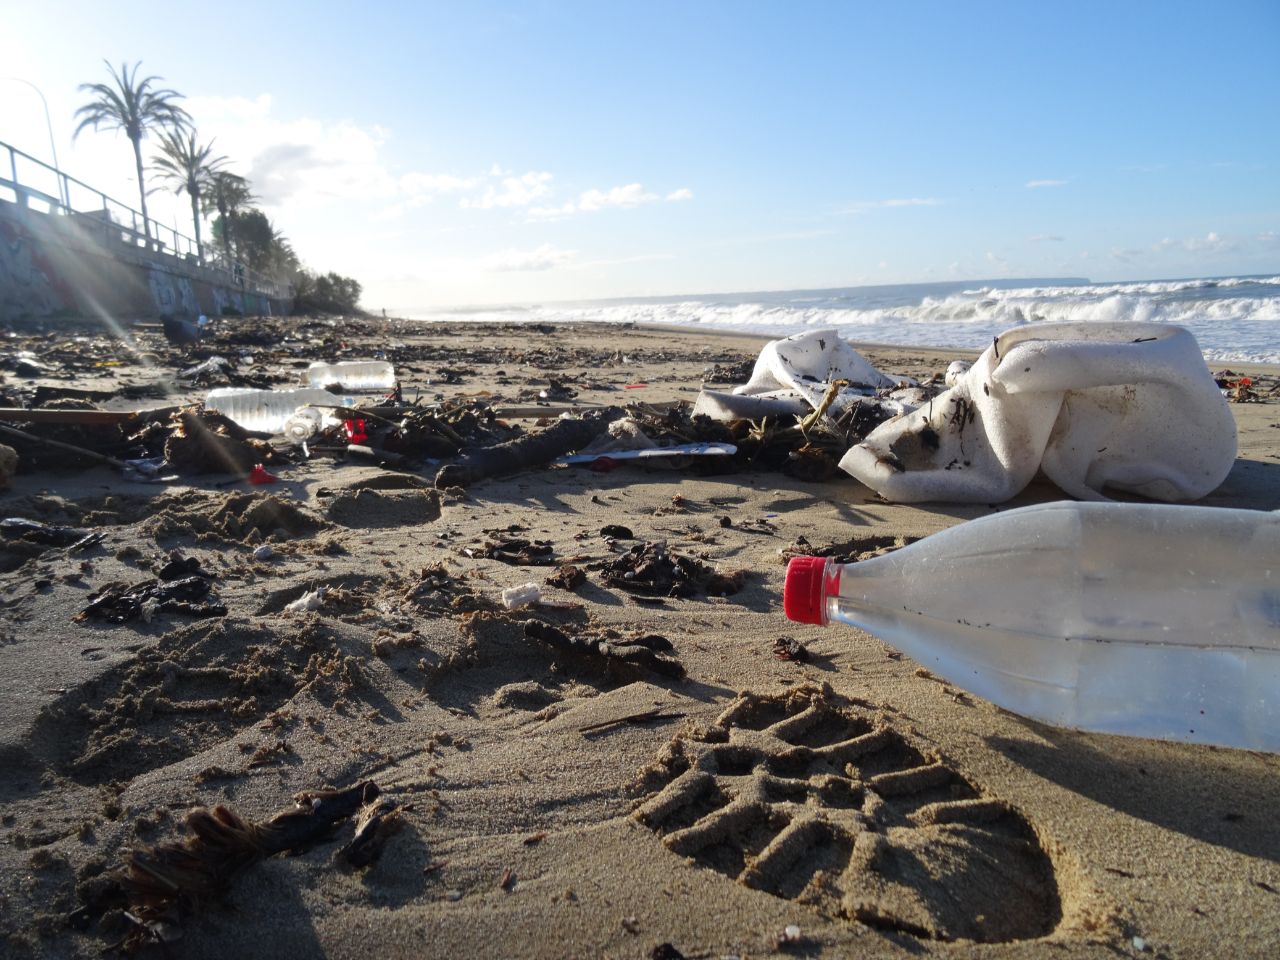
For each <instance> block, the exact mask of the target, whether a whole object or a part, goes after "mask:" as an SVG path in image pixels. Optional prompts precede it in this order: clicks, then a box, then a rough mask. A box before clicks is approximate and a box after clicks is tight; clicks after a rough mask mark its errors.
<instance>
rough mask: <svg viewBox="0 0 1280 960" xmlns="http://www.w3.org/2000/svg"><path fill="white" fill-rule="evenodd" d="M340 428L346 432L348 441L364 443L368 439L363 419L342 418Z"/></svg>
mask: <svg viewBox="0 0 1280 960" xmlns="http://www.w3.org/2000/svg"><path fill="white" fill-rule="evenodd" d="M342 429H343V430H345V431H346V433H347V442H348V443H357V444H359V443H365V442H367V441H368V439H369V434H368V432H367V431H366V430H365V425H364V420H343V421H342Z"/></svg>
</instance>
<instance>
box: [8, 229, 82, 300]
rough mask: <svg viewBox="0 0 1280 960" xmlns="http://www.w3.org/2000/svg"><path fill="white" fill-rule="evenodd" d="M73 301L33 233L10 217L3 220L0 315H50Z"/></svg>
mask: <svg viewBox="0 0 1280 960" xmlns="http://www.w3.org/2000/svg"><path fill="white" fill-rule="evenodd" d="M73 302H74V301H73V299H72V297H71V295H70V291H68V290H67V287H66V284H65V283H64V282H63V281H62V279H61V278H60V277H59V276H58V273H57V271H56V270H54V269H53V267H52V265H51V264H49V263H48V262H47V261H46V260H45V258H44V257H42V256H40V254H39V252H38V251H37V250H36V245H35V243H34V242H33V241H32V238H31V235H30V234H29V233H27V231H26V230H24V229H22V227H21V226H19V225H18V224H16V223H14V222H13V221H11V220H0V319H6V320H9V319H17V318H19V317H47V316H49V315H50V314H52V313H57V312H58V311H59V310H65V309H67V308H68V307H70V306H71V304H72V303H73Z"/></svg>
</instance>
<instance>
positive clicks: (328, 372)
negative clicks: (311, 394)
mask: <svg viewBox="0 0 1280 960" xmlns="http://www.w3.org/2000/svg"><path fill="white" fill-rule="evenodd" d="M303 380H304V381H305V382H306V384H307V385H308V386H311V387H333V386H336V387H340V388H341V389H343V390H390V389H391V388H393V387H394V386H395V385H396V371H395V368H394V367H393V366H392V365H391V364H390V363H388V362H387V361H385V360H343V361H341V362H340V363H322V362H316V363H313V364H311V366H309V367H307V370H306V373H304V374H303Z"/></svg>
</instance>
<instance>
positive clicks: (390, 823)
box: [93, 781, 403, 951]
mask: <svg viewBox="0 0 1280 960" xmlns="http://www.w3.org/2000/svg"><path fill="white" fill-rule="evenodd" d="M402 809H403V807H401V806H400V805H398V804H396V803H394V802H389V801H385V800H384V798H383V797H382V792H381V791H380V790H379V789H378V786H377V785H376V784H375V783H373V782H372V781H364V782H362V783H358V784H356V785H355V786H351V787H347V788H345V789H342V790H317V791H310V792H306V793H301V794H299V795H298V796H297V798H296V799H295V801H294V805H293V806H292V807H291V808H289V809H288V810H284V811H281V812H280V813H277V814H276V815H275V816H272V817H269V818H268V819H266V820H263V821H260V822H257V823H254V822H252V821H249V820H245V819H244V818H242V817H241V816H240V815H239V814H237V813H236V812H235V811H234V810H232V809H231V808H230V807H226V806H223V805H221V804H219V805H217V806H215V807H214V808H213V809H211V810H210V809H206V808H203V807H198V808H196V809H194V810H192V811H191V812H189V813H188V814H187V816H186V827H187V830H188V831H190V832H189V835H188V836H187V837H185V838H184V839H183V840H181V841H175V842H170V843H164V844H159V845H157V846H152V847H143V848H141V849H138V850H135V851H134V852H133V853H132V854H131V855H130V856H129V858H128V861H127V862H126V864H125V866H124V868H123V869H122V870H120V871H118V872H117V873H116V874H115V875H114V876H113V877H111V878H110V880H111V881H112V882H110V883H108V884H106V885H103V889H102V890H100V891H99V893H98V897H97V902H96V903H95V904H94V905H93V906H94V907H95V908H96V909H97V910H98V911H100V912H101V911H104V910H105V909H106V908H108V907H110V906H113V905H114V904H115V903H116V902H120V901H121V900H122V901H123V902H124V904H125V906H126V909H125V912H124V918H125V920H126V921H127V922H128V924H129V927H128V930H127V933H126V935H125V937H124V940H123V941H122V943H121V946H124V947H125V948H127V949H129V950H131V951H133V950H138V949H140V948H142V947H144V946H146V945H147V944H149V943H172V942H173V941H175V940H178V939H180V938H181V936H182V924H183V921H184V920H185V919H186V918H187V917H188V916H189V915H191V914H192V913H195V912H196V911H198V910H199V909H200V908H201V907H203V906H205V905H207V904H208V903H210V902H212V901H214V900H215V899H216V898H217V897H218V896H219V895H220V894H222V893H223V892H224V891H225V890H226V889H227V887H228V886H229V885H230V883H231V881H232V880H233V879H234V878H235V876H236V875H237V874H239V873H240V872H242V871H243V870H246V869H248V868H249V867H251V866H252V865H253V864H255V863H257V862H258V861H260V860H265V859H266V858H268V857H272V856H275V855H276V854H280V853H297V852H301V851H303V850H305V849H307V848H308V847H310V846H312V845H313V844H315V843H318V842H320V841H321V840H324V839H325V838H326V837H328V836H329V835H330V834H331V833H332V832H333V830H334V828H335V827H336V826H337V825H338V824H340V823H342V822H343V821H345V820H349V819H350V818H351V817H352V816H353V815H356V814H357V812H358V813H359V825H358V828H357V832H356V836H355V837H354V838H353V839H352V840H351V842H350V843H348V844H347V845H346V846H345V847H344V848H343V850H342V854H341V855H342V856H343V858H344V859H345V860H346V861H347V862H348V863H350V864H351V865H352V866H356V867H358V866H364V865H367V864H368V863H370V862H371V861H372V860H373V859H374V858H376V856H377V852H378V850H379V849H380V848H381V845H382V844H383V843H385V841H386V839H387V838H388V837H389V836H390V835H391V834H392V833H393V832H394V831H395V829H397V828H398V827H399V826H400V811H401V810H402Z"/></svg>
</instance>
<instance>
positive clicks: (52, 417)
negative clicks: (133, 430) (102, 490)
mask: <svg viewBox="0 0 1280 960" xmlns="http://www.w3.org/2000/svg"><path fill="white" fill-rule="evenodd" d="M178 409H179V408H178V407H160V408H158V409H154V410H76V409H74V408H71V409H66V410H59V409H49V408H45V407H37V408H35V409H34V410H28V409H27V408H26V407H0V420H9V421H11V422H14V423H73V424H76V425H78V426H84V427H91V426H97V425H100V424H101V425H111V424H117V423H128V422H129V421H130V420H141V419H144V418H153V417H156V416H168V415H169V414H171V413H174V412H176V411H177V410H178Z"/></svg>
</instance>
